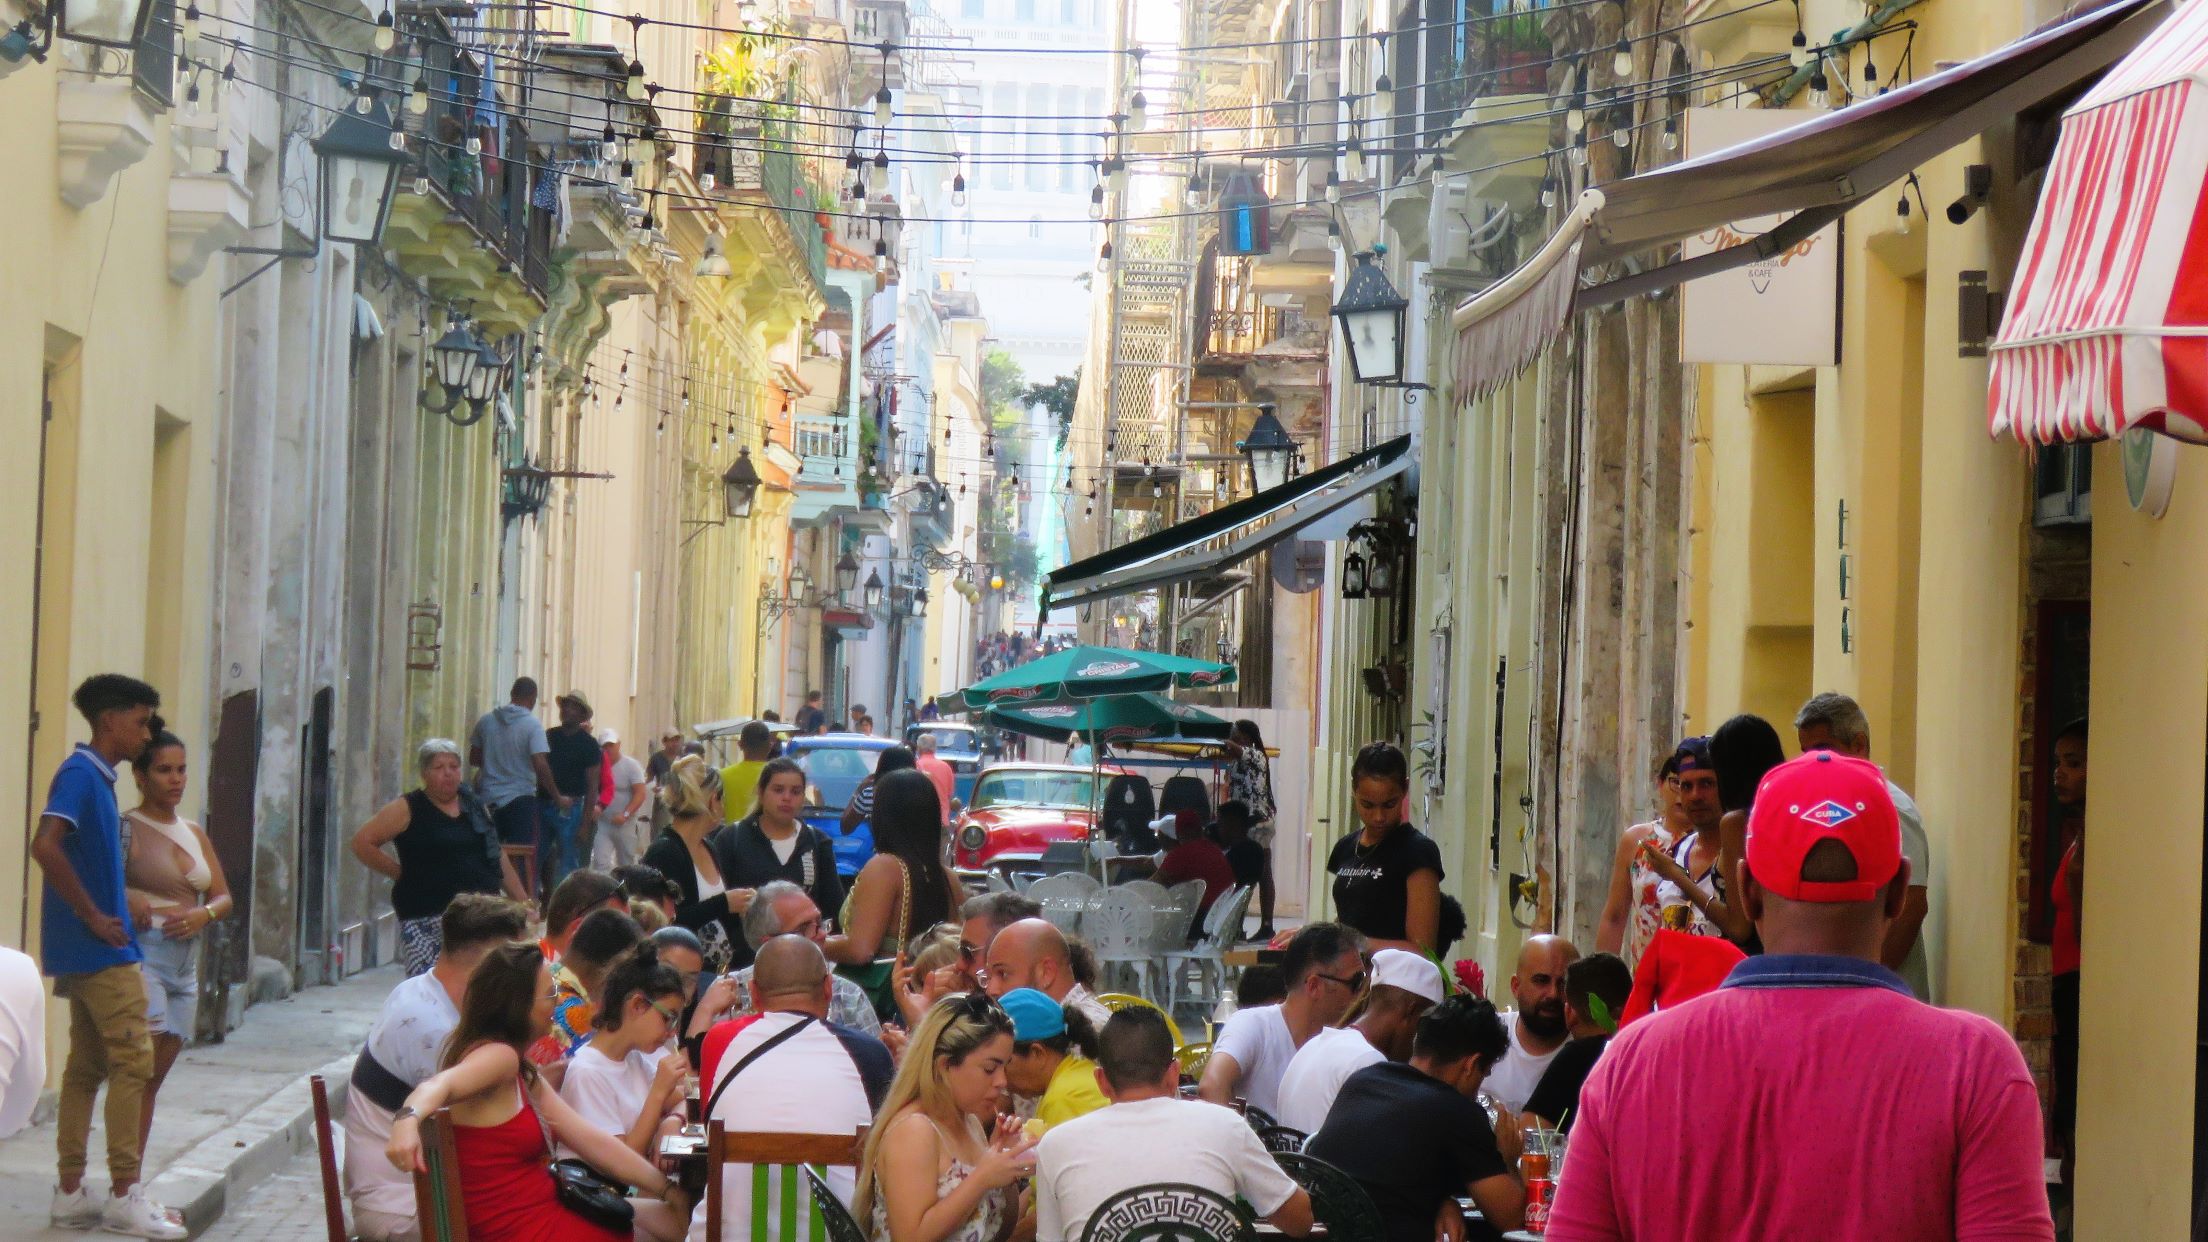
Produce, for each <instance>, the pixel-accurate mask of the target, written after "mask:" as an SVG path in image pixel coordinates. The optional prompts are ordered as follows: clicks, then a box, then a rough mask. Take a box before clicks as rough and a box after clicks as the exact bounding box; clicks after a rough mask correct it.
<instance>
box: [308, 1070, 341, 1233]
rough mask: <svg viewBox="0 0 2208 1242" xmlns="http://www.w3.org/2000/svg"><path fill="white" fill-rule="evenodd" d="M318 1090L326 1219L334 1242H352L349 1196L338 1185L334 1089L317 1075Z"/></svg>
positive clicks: (318, 1150) (317, 1141)
mask: <svg viewBox="0 0 2208 1242" xmlns="http://www.w3.org/2000/svg"><path fill="white" fill-rule="evenodd" d="M307 1085H308V1086H309V1087H310V1088H311V1089H312V1090H313V1092H314V1150H315V1155H316V1157H317V1158H318V1159H319V1160H320V1162H321V1165H322V1219H323V1223H324V1224H325V1225H327V1226H328V1228H329V1232H330V1242H351V1239H350V1236H349V1235H348V1234H347V1233H346V1232H345V1195H344V1192H343V1191H341V1190H340V1189H338V1184H337V1140H336V1139H335V1138H334V1137H332V1135H331V1134H330V1089H329V1087H328V1086H327V1085H325V1084H324V1083H323V1081H322V1075H320V1074H316V1075H314V1076H313V1077H311V1078H309V1079H308V1080H307Z"/></svg>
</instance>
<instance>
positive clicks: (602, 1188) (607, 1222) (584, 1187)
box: [522, 1087, 636, 1234]
mask: <svg viewBox="0 0 2208 1242" xmlns="http://www.w3.org/2000/svg"><path fill="white" fill-rule="evenodd" d="M523 1090H524V1091H525V1092H526V1091H527V1088H526V1087H525V1088H523ZM522 1102H523V1103H524V1104H525V1105H527V1106H528V1108H529V1111H531V1112H536V1107H537V1106H536V1104H535V1103H534V1102H533V1101H530V1100H528V1099H527V1098H526V1096H524V1098H523V1101H522ZM537 1127H538V1128H539V1129H541V1130H543V1131H544V1151H545V1154H546V1155H547V1156H549V1155H551V1154H552V1153H553V1152H554V1151H557V1150H559V1149H558V1148H557V1147H556V1146H554V1144H553V1142H552V1127H551V1126H550V1125H547V1124H546V1123H545V1120H544V1114H543V1113H537ZM548 1168H549V1171H550V1172H551V1174H552V1190H553V1195H554V1197H555V1198H557V1199H558V1200H559V1203H560V1206H561V1207H564V1208H566V1209H567V1210H568V1211H570V1212H573V1213H575V1214H576V1215H577V1216H580V1217H582V1218H583V1219H584V1220H587V1221H589V1222H590V1223H591V1224H593V1225H596V1226H598V1227H599V1228H600V1229H606V1230H610V1231H612V1232H614V1233H620V1234H626V1233H630V1232H633V1231H634V1230H635V1228H636V1208H635V1206H634V1205H632V1204H631V1203H630V1202H629V1194H628V1190H629V1188H628V1187H627V1186H624V1185H622V1184H621V1183H620V1182H617V1181H614V1180H613V1179H612V1178H610V1177H607V1176H606V1175H605V1174H603V1173H600V1172H599V1171H598V1170H596V1169H594V1168H591V1167H590V1165H588V1164H586V1163H585V1162H583V1161H581V1160H578V1159H576V1158H574V1157H573V1156H570V1157H568V1158H567V1159H565V1160H554V1161H552V1163H551V1164H550V1165H549V1166H548Z"/></svg>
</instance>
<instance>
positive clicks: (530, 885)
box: [498, 845, 551, 899]
mask: <svg viewBox="0 0 2208 1242" xmlns="http://www.w3.org/2000/svg"><path fill="white" fill-rule="evenodd" d="M498 852H499V853H500V854H501V855H504V856H505V858H506V859H507V861H509V862H511V863H513V864H514V878H515V879H518V880H520V881H521V891H522V892H525V893H527V894H529V895H530V897H531V898H536V897H538V893H537V847H536V846H534V845H501V846H499V847H498ZM543 896H544V897H545V898H546V899H549V898H550V896H551V894H549V893H547V894H544V895H543Z"/></svg>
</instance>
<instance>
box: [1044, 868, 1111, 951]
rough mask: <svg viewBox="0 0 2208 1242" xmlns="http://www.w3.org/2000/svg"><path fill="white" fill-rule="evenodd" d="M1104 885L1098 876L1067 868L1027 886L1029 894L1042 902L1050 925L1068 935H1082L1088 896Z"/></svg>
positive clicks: (1045, 916)
mask: <svg viewBox="0 0 2208 1242" xmlns="http://www.w3.org/2000/svg"><path fill="white" fill-rule="evenodd" d="M1101 887H1102V885H1100V884H1098V883H1097V881H1096V877H1095V876H1092V875H1089V874H1087V873H1085V872H1080V871H1065V872H1060V873H1059V874H1057V875H1046V876H1044V877H1043V878H1041V879H1039V880H1037V881H1035V882H1034V883H1033V884H1030V885H1028V886H1027V895H1028V896H1029V897H1032V898H1034V899H1035V900H1036V901H1037V902H1039V903H1041V904H1042V907H1043V917H1044V918H1046V919H1048V920H1050V923H1051V926H1053V927H1056V928H1057V929H1058V930H1059V931H1062V932H1065V933H1066V934H1067V935H1079V934H1081V931H1082V920H1083V916H1084V911H1085V910H1086V909H1087V907H1088V902H1089V898H1090V896H1091V895H1093V894H1094V893H1095V892H1096V891H1097V890H1098V889H1099V888H1101Z"/></svg>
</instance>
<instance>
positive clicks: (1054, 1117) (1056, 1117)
mask: <svg viewBox="0 0 2208 1242" xmlns="http://www.w3.org/2000/svg"><path fill="white" fill-rule="evenodd" d="M1109 1103H1111V1101H1110V1100H1108V1099H1106V1098H1105V1097H1104V1090H1103V1088H1101V1087H1099V1086H1097V1085H1096V1062H1094V1061H1091V1060H1089V1059H1088V1058H1087V1057H1085V1056H1082V1055H1081V1054H1080V1053H1078V1052H1069V1053H1067V1054H1066V1059H1065V1060H1063V1061H1060V1062H1059V1063H1058V1068H1057V1069H1054V1070H1052V1071H1051V1072H1050V1085H1049V1086H1048V1087H1045V1088H1044V1089H1043V1098H1042V1101H1041V1102H1040V1103H1039V1104H1037V1105H1036V1106H1035V1120H1037V1121H1040V1122H1042V1123H1043V1124H1044V1125H1045V1126H1054V1125H1057V1124H1058V1123H1060V1122H1063V1121H1071V1120H1073V1119H1074V1118H1076V1117H1080V1116H1084V1115H1086V1114H1088V1113H1093V1112H1095V1111H1096V1110H1097V1109H1100V1108H1102V1107H1104V1106H1105V1105H1107V1104H1109Z"/></svg>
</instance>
